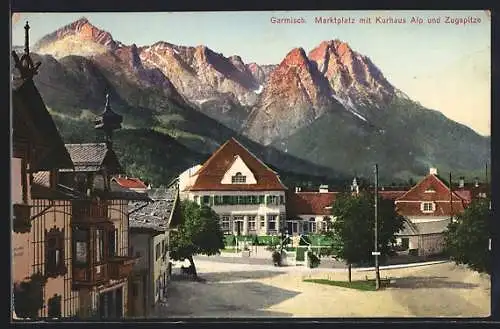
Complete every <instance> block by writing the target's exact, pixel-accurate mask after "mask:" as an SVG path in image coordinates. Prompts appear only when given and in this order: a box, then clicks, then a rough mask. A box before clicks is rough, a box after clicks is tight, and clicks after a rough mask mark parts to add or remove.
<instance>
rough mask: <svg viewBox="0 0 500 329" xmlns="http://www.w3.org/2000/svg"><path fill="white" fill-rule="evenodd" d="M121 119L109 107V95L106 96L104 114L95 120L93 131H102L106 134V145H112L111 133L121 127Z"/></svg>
mask: <svg viewBox="0 0 500 329" xmlns="http://www.w3.org/2000/svg"><path fill="white" fill-rule="evenodd" d="M122 122H123V117H122V116H121V115H120V114H118V113H116V112H114V111H113V110H112V109H111V105H109V94H106V106H105V109H104V112H102V113H101V115H100V116H98V117H97V118H96V119H95V129H98V130H103V131H104V133H105V134H106V144H107V145H108V147H111V145H112V137H113V131H114V130H117V129H120V128H121V127H122V125H121V124H122Z"/></svg>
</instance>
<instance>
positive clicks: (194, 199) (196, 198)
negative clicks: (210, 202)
mask: <svg viewBox="0 0 500 329" xmlns="http://www.w3.org/2000/svg"><path fill="white" fill-rule="evenodd" d="M193 201H194V202H195V203H197V204H199V203H198V196H197V195H195V196H194V197H193Z"/></svg>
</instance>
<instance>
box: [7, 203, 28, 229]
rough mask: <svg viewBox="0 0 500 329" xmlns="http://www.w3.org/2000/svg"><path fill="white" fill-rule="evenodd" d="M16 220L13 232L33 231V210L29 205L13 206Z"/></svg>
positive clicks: (18, 204)
mask: <svg viewBox="0 0 500 329" xmlns="http://www.w3.org/2000/svg"><path fill="white" fill-rule="evenodd" d="M13 208H14V211H13V215H14V220H13V227H12V228H13V231H14V232H16V233H27V232H30V231H31V221H30V218H31V210H30V209H31V208H30V206H29V205H28V204H22V203H16V204H14V205H13Z"/></svg>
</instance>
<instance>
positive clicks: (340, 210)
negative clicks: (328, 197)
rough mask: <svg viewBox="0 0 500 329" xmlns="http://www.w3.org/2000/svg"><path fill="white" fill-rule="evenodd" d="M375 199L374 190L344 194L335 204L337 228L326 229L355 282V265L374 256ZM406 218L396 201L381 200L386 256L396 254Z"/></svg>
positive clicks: (380, 244)
mask: <svg viewBox="0 0 500 329" xmlns="http://www.w3.org/2000/svg"><path fill="white" fill-rule="evenodd" d="M374 209H375V198H374V195H373V194H371V193H361V194H358V195H352V194H341V195H339V196H338V197H337V199H336V200H335V202H334V204H333V205H332V215H333V216H334V218H335V220H334V222H333V224H332V227H333V230H332V231H330V232H326V233H325V235H327V236H329V237H330V238H331V240H332V241H334V243H333V244H332V251H333V253H334V254H335V256H336V257H338V258H340V259H343V260H344V261H345V262H346V264H347V266H348V269H349V282H351V267H352V264H356V263H360V262H367V261H370V260H371V259H372V258H373V256H372V254H371V252H372V251H373V249H374V244H375V236H374V226H375V225H374V224H375V215H374ZM403 224H404V219H403V217H402V216H400V215H398V214H397V212H396V210H395V207H394V202H393V201H391V200H387V199H382V198H380V197H379V199H378V251H380V253H381V255H382V256H389V255H391V254H392V253H393V249H392V244H393V243H394V242H395V240H396V239H395V234H396V233H397V232H399V231H400V230H401V229H402V228H403Z"/></svg>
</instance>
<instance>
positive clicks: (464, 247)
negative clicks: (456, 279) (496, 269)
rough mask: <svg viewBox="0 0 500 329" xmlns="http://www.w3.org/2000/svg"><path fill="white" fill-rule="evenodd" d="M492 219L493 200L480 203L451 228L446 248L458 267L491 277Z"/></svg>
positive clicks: (475, 203)
mask: <svg viewBox="0 0 500 329" xmlns="http://www.w3.org/2000/svg"><path fill="white" fill-rule="evenodd" d="M489 219H490V200H489V199H476V200H474V201H472V203H471V204H470V205H469V206H468V207H467V208H466V209H465V211H464V212H463V213H461V214H460V215H458V216H457V220H456V221H455V222H452V223H450V224H449V225H448V230H447V231H446V232H445V246H446V250H447V252H448V254H449V255H450V257H451V259H452V260H454V261H455V263H457V264H465V265H467V266H468V267H469V268H470V269H472V270H474V271H478V272H486V273H488V274H491V260H490V257H491V256H490V252H489V250H488V249H489V248H488V244H489V238H490V229H489Z"/></svg>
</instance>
